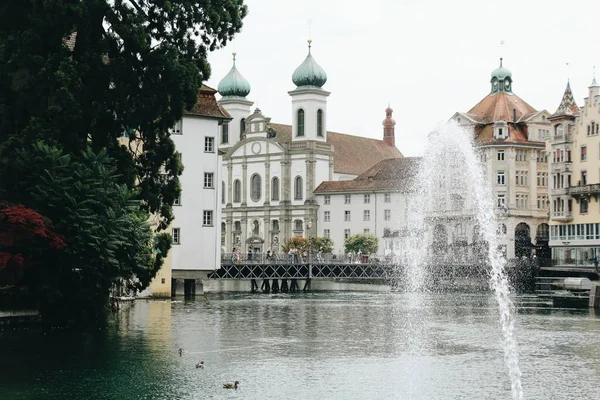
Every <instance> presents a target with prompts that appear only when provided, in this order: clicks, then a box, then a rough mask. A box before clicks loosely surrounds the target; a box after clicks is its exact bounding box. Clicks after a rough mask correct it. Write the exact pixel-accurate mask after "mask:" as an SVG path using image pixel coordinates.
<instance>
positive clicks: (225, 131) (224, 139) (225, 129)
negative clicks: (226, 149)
mask: <svg viewBox="0 0 600 400" xmlns="http://www.w3.org/2000/svg"><path fill="white" fill-rule="evenodd" d="M221 143H222V144H227V143H229V123H228V122H224V123H223V125H222V126H221Z"/></svg>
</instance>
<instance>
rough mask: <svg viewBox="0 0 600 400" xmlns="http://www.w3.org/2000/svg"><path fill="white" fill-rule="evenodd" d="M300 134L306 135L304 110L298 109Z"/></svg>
mask: <svg viewBox="0 0 600 400" xmlns="http://www.w3.org/2000/svg"><path fill="white" fill-rule="evenodd" d="M297 123H298V136H304V110H303V109H300V110H298V121H297Z"/></svg>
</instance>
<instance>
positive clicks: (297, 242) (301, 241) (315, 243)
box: [281, 236, 333, 253]
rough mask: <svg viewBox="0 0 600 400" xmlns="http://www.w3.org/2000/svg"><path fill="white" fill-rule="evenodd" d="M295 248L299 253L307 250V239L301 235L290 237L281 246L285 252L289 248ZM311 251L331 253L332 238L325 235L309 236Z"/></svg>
mask: <svg viewBox="0 0 600 400" xmlns="http://www.w3.org/2000/svg"><path fill="white" fill-rule="evenodd" d="M292 247H293V248H295V249H297V250H298V252H299V253H303V252H305V251H308V247H309V241H308V239H306V238H303V237H292V238H289V239H288V240H286V241H285V242H284V243H283V246H282V247H281V248H282V250H283V251H284V252H285V253H287V252H288V251H290V249H291V248H292ZM310 249H311V251H322V252H323V253H331V252H332V251H333V240H331V239H330V238H326V237H316V236H315V237H312V238H310Z"/></svg>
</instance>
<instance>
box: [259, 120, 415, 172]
mask: <svg viewBox="0 0 600 400" xmlns="http://www.w3.org/2000/svg"><path fill="white" fill-rule="evenodd" d="M270 126H271V128H273V129H274V130H275V132H277V135H276V136H275V140H276V141H277V142H279V143H281V144H284V143H289V142H291V141H292V126H291V125H284V124H274V123H271V124H270ZM327 143H329V144H331V145H333V149H334V155H333V163H334V164H333V170H334V172H336V173H339V174H349V175H359V174H361V173H363V172H364V171H366V170H367V169H369V168H370V167H372V166H373V165H375V164H377V163H378V162H380V161H382V160H386V159H388V158H402V157H404V156H403V155H402V153H401V152H400V150H398V148H397V147H392V146H389V145H387V144H386V143H385V142H384V141H383V140H378V139H371V138H365V137H361V136H354V135H348V134H345V133H337V132H327Z"/></svg>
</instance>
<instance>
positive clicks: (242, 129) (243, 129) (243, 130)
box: [240, 118, 246, 140]
mask: <svg viewBox="0 0 600 400" xmlns="http://www.w3.org/2000/svg"><path fill="white" fill-rule="evenodd" d="M245 133H246V118H242V119H240V140H242V139H243V138H244V134H245Z"/></svg>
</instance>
